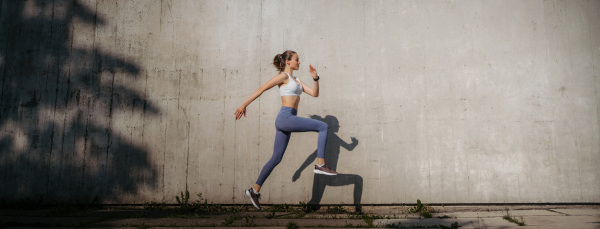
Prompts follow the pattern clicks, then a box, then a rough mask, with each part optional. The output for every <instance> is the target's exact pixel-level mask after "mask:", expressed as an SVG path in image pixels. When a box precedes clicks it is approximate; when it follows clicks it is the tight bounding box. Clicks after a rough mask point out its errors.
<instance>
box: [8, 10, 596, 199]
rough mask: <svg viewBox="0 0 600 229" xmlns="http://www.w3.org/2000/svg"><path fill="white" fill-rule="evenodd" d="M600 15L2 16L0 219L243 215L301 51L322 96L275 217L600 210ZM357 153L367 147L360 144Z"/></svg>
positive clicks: (272, 192) (293, 152)
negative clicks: (522, 208) (322, 167)
mask: <svg viewBox="0 0 600 229" xmlns="http://www.w3.org/2000/svg"><path fill="white" fill-rule="evenodd" d="M598 21H600V1H541V0H535V1H508V2H507V1H502V2H498V1H459V2H454V1H425V2H424V1H358V0H354V1H258V0H254V1H183V0H182V1H168V0H164V1H95V0H87V1H79V0H78V1H75V0H54V1H41V0H29V1H8V0H2V1H0V79H1V82H2V85H1V88H0V90H1V91H0V184H2V185H1V186H0V200H1V201H3V202H14V201H26V202H27V201H29V202H38V201H39V202H73V203H77V202H78V203H89V202H95V203H142V202H145V201H156V202H168V203H174V202H175V198H174V197H175V195H177V194H179V193H180V192H181V191H184V190H189V191H190V192H191V193H192V200H195V199H197V198H196V197H195V196H194V194H196V193H202V194H203V197H204V198H206V199H208V200H209V201H210V202H216V203H236V204H237V203H246V202H247V200H246V199H245V197H244V195H243V190H244V189H247V188H248V187H250V185H252V184H253V183H254V181H255V179H256V177H257V176H258V173H259V171H260V169H261V168H262V166H263V165H264V163H265V162H266V161H267V160H268V158H269V157H270V156H271V151H272V145H273V138H274V127H273V124H274V119H275V116H276V114H277V112H278V110H279V107H280V105H281V104H280V99H279V96H278V93H277V91H276V90H270V91H267V92H266V93H264V94H263V95H262V96H261V97H260V98H259V99H258V100H256V101H255V102H254V103H252V104H251V105H250V106H249V107H248V113H247V117H245V118H244V119H242V120H240V121H235V120H234V119H233V112H234V111H235V109H236V108H237V107H238V106H239V105H240V104H241V103H242V101H244V99H246V98H247V97H248V96H249V95H250V94H251V93H252V92H253V91H254V90H256V89H257V88H258V87H259V86H260V85H261V84H263V83H265V82H266V81H267V80H268V79H270V78H271V77H273V76H274V75H275V74H276V73H277V72H276V71H275V69H274V68H273V67H272V66H271V62H272V58H273V56H274V55H275V54H277V53H280V52H282V51H283V50H285V49H292V50H296V51H297V52H298V53H299V54H300V58H301V62H302V65H301V71H299V72H296V73H295V74H296V76H298V77H300V78H301V79H302V80H303V81H305V82H310V78H309V74H308V71H307V66H308V64H312V65H314V66H315V67H317V69H318V72H319V75H320V76H321V77H322V79H321V81H320V82H321V83H320V88H321V93H320V97H318V98H310V97H309V96H305V95H303V96H302V103H301V105H300V109H299V116H302V117H312V118H315V119H319V120H324V121H326V122H327V123H328V124H329V125H330V134H329V142H328V145H327V151H328V153H327V158H326V159H327V161H328V163H329V164H330V165H331V166H332V167H333V168H334V169H336V170H337V171H339V172H340V173H342V174H344V175H343V176H338V177H335V178H319V177H316V176H313V174H312V171H311V169H310V167H311V166H312V160H313V158H314V155H312V154H313V153H314V151H315V149H316V134H313V133H303V134H294V137H293V138H292V140H291V141H290V144H289V146H288V150H287V152H286V155H285V157H284V160H283V162H282V163H281V164H280V165H279V166H278V167H277V168H276V169H275V171H274V172H273V174H272V175H271V176H270V177H269V179H268V180H267V182H266V183H265V186H264V188H263V191H262V193H263V199H262V201H263V202H264V203H272V204H275V203H298V202H300V201H303V202H310V203H322V204H332V203H334V204H352V203H364V204H368V203H374V204H379V203H414V202H415V200H416V199H421V200H423V201H424V202H427V203H507V202H508V203H528V202H599V201H600V182H599V176H600V167H598V166H597V165H598V162H600V121H599V113H600V106H599V101H600V93H599V92H598V91H599V90H600V82H599V80H598V73H599V72H600V69H599V68H600V58H599V57H600V23H597V22H598ZM352 138H355V139H356V140H354V141H353V140H352Z"/></svg>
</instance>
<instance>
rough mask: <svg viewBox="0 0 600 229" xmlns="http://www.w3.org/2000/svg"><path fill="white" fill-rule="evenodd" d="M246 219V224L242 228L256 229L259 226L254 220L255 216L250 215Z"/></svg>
mask: <svg viewBox="0 0 600 229" xmlns="http://www.w3.org/2000/svg"><path fill="white" fill-rule="evenodd" d="M245 218H246V223H244V224H243V225H242V227H256V226H257V225H256V224H255V223H254V218H255V216H249V215H247V216H245Z"/></svg>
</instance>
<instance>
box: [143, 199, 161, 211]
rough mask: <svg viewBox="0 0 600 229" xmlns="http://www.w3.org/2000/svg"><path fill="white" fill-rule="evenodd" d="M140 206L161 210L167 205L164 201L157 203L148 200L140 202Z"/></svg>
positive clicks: (151, 209) (145, 208)
mask: <svg viewBox="0 0 600 229" xmlns="http://www.w3.org/2000/svg"><path fill="white" fill-rule="evenodd" d="M142 207H143V208H144V210H150V211H154V210H158V211H162V210H165V208H166V207H167V205H165V203H158V202H154V201H150V202H144V204H142Z"/></svg>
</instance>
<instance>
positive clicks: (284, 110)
mask: <svg viewBox="0 0 600 229" xmlns="http://www.w3.org/2000/svg"><path fill="white" fill-rule="evenodd" d="M297 113H298V111H297V110H296V109H294V108H291V107H281V110H280V111H279V114H278V115H277V119H275V128H276V129H277V133H276V134H275V145H274V147H273V156H272V157H271V159H269V161H268V162H267V164H266V165H265V167H263V169H262V171H260V175H259V176H258V180H257V181H256V184H258V185H260V186H262V185H263V183H264V182H265V180H266V179H267V177H269V174H271V171H273V168H275V166H277V164H279V162H281V158H283V153H285V148H287V145H288V142H289V141H290V135H291V134H292V132H307V131H318V132H319V138H318V141H317V158H324V157H325V145H326V144H327V128H328V126H327V124H326V123H324V122H321V121H318V120H314V119H309V118H302V117H298V116H296V114H297Z"/></svg>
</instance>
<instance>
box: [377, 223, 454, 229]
mask: <svg viewBox="0 0 600 229" xmlns="http://www.w3.org/2000/svg"><path fill="white" fill-rule="evenodd" d="M385 227H386V228H441V229H458V228H459V227H461V226H460V225H458V222H454V223H453V224H450V226H446V225H442V224H438V225H429V226H425V225H419V224H413V225H402V223H400V222H399V223H398V224H395V223H392V224H386V225H385Z"/></svg>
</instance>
